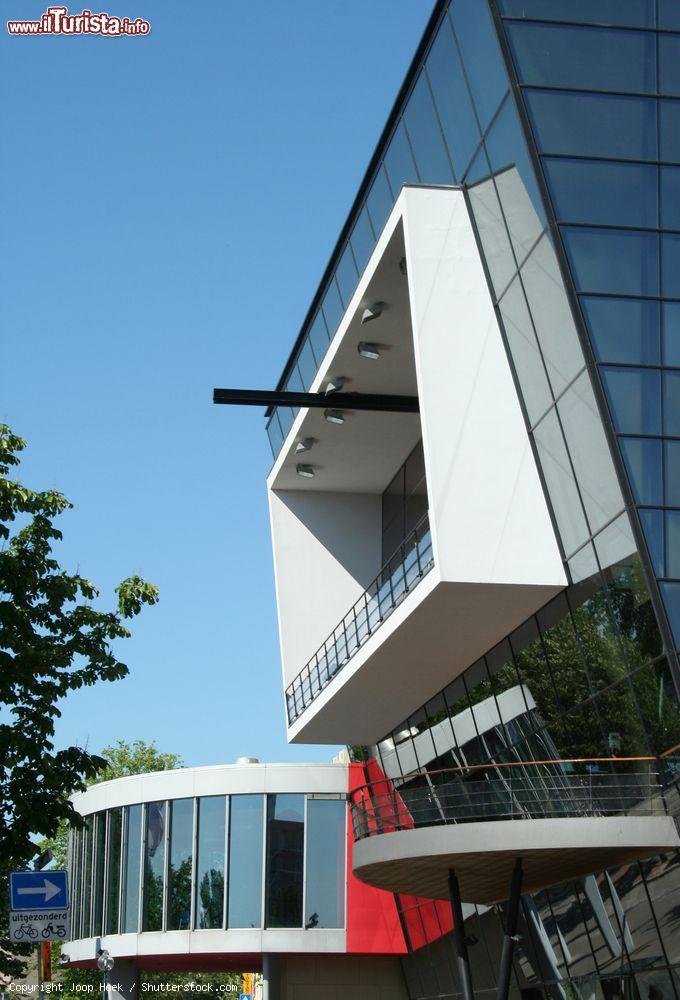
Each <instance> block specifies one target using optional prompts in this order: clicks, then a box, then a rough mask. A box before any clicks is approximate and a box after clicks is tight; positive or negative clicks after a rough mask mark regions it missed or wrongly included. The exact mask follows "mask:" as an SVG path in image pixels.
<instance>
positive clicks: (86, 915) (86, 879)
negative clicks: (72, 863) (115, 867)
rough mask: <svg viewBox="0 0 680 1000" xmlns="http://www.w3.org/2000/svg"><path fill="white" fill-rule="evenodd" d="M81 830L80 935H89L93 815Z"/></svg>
mask: <svg viewBox="0 0 680 1000" xmlns="http://www.w3.org/2000/svg"><path fill="white" fill-rule="evenodd" d="M85 824H86V825H85V828H84V830H83V869H82V870H83V892H82V901H83V910H82V923H81V927H80V937H90V928H91V919H90V918H91V914H90V910H91V906H92V843H93V832H94V831H93V824H94V817H93V816H88V817H87V819H86V820H85Z"/></svg>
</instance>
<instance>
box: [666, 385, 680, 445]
mask: <svg viewBox="0 0 680 1000" xmlns="http://www.w3.org/2000/svg"><path fill="white" fill-rule="evenodd" d="M663 430H664V434H670V435H672V436H673V437H680V372H674V371H667V372H664V376H663Z"/></svg>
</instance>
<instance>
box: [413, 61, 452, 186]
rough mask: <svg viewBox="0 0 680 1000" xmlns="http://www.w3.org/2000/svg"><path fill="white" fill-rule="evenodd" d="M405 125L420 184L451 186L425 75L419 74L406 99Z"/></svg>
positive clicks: (440, 135)
mask: <svg viewBox="0 0 680 1000" xmlns="http://www.w3.org/2000/svg"><path fill="white" fill-rule="evenodd" d="M404 121H405V122H406V128H407V130H408V135H409V139H410V140H411V148H412V149H413V155H414V157H415V160H416V166H417V168H418V174H419V176H420V180H421V183H423V184H451V183H452V182H453V175H452V173H451V166H450V164H449V159H448V156H447V155H446V149H445V148H444V142H443V139H442V133H441V129H440V127H439V122H438V121H437V119H436V116H435V112H434V105H433V103H432V95H431V94H430V88H429V86H428V83H427V78H426V76H425V73H424V72H422V73H421V74H420V77H419V79H418V82H417V83H416V85H415V87H414V88H413V91H412V93H411V96H410V97H409V99H408V104H407V106H406V109H405V111H404Z"/></svg>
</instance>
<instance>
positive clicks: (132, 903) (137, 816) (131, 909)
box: [122, 806, 142, 934]
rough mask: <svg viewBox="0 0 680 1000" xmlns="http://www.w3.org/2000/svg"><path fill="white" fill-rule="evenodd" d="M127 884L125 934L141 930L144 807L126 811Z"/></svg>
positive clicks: (124, 917) (124, 896)
mask: <svg viewBox="0 0 680 1000" xmlns="http://www.w3.org/2000/svg"><path fill="white" fill-rule="evenodd" d="M125 813H126V815H125V884H124V887H123V920H122V929H123V931H124V933H126V934H130V933H137V931H138V930H139V889H140V873H141V858H140V855H141V850H142V807H141V806H128V808H127V809H126V810H125Z"/></svg>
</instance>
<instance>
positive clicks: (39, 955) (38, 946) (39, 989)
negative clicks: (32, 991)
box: [36, 944, 43, 1000]
mask: <svg viewBox="0 0 680 1000" xmlns="http://www.w3.org/2000/svg"><path fill="white" fill-rule="evenodd" d="M36 950H37V953H38V1000H42V991H43V988H42V978H43V977H42V946H41V945H39V944H37V945H36Z"/></svg>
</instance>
